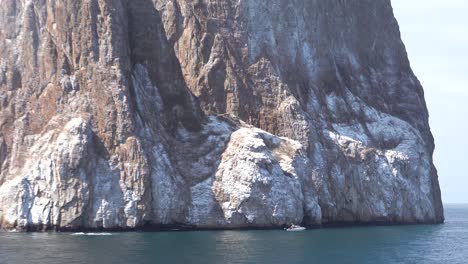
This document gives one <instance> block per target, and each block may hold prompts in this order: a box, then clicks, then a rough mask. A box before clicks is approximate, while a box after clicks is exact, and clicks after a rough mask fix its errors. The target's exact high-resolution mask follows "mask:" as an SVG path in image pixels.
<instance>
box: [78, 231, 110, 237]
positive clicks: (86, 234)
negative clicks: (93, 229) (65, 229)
mask: <svg viewBox="0 0 468 264" xmlns="http://www.w3.org/2000/svg"><path fill="white" fill-rule="evenodd" d="M72 236H112V234H111V233H84V232H78V233H73V234H72Z"/></svg>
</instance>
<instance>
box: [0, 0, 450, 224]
mask: <svg viewBox="0 0 468 264" xmlns="http://www.w3.org/2000/svg"><path fill="white" fill-rule="evenodd" d="M433 149H434V143H433V138H432V135H431V133H430V129H429V125H428V113H427V109H426V105H425V102H424V94H423V89H422V87H421V85H420V83H419V81H418V80H417V78H416V77H415V76H414V74H413V72H412V71H411V68H410V66H409V62H408V59H407V55H406V52H405V48H404V45H403V43H402V42H401V40H400V35H399V30H398V24H397V22H396V20H395V19H394V17H393V13H392V9H391V5H390V1H389V0H377V1H371V0H365V1H360V0H359V1H358V0H352V1H345V2H343V1H338V0H330V1H315V0H314V1H306V0H293V1H283V0H272V1H259V0H241V1H230V0H229V1H220V0H197V1H186V0H154V1H151V0H115V1H110V0H90V1H56V0H51V1H44V0H40V1H31V0H3V1H1V4H0V225H1V226H2V227H3V228H19V229H33V230H37V229H51V228H57V229H79V228H91V229H92V228H108V229H111V228H114V229H132V228H138V227H142V226H145V225H169V224H184V225H193V226H195V227H210V228H213V227H215V228H232V227H254V226H255V227H270V226H281V225H283V224H290V223H301V222H303V223H304V224H311V225H312V224H314V225H315V224H320V223H341V222H350V223H355V222H360V223H373V222H385V223H420V222H425V223H426V222H428V223H436V222H442V221H443V211H442V203H441V199H440V190H439V185H438V180H437V172H436V170H435V167H434V166H433V164H432V152H433Z"/></svg>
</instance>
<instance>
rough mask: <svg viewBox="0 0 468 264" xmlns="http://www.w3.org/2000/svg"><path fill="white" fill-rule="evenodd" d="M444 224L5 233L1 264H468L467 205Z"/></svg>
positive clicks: (450, 208) (449, 210) (453, 209)
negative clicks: (288, 229) (302, 229)
mask: <svg viewBox="0 0 468 264" xmlns="http://www.w3.org/2000/svg"><path fill="white" fill-rule="evenodd" d="M445 207H446V208H445V211H446V214H445V216H446V224H444V225H422V226H389V227H355V228H335V229H317V230H308V231H305V232H285V231H281V230H269V231H203V232H202V231H199V232H161V233H106V234H103V235H100V234H91V235H83V234H80V233H78V234H73V233H0V263H1V264H10V263H12V264H26V263H32V264H35V263H41V264H42V263H48V264H75V263H76V264H84V263H99V264H101V263H103V264H105V263H113V264H124V263H125V264H126V263H131V264H139V263H184V264H185V263H203V264H210V263H268V264H270V263H272V264H274V263H292V264H294V263H340V264H341V263H372V264H375V263H385V264H389V263H424V264H426V263H429V264H430V263H437V264H439V263H450V264H457V263H460V264H466V263H468V205H446V206H445Z"/></svg>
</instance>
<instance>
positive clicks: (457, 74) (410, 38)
mask: <svg viewBox="0 0 468 264" xmlns="http://www.w3.org/2000/svg"><path fill="white" fill-rule="evenodd" d="M392 5H393V9H394V13H395V16H396V18H397V19H398V23H399V24H400V30H401V33H402V38H403V42H405V45H406V50H407V51H408V55H409V59H410V62H411V67H412V68H413V71H414V72H415V73H416V75H417V76H418V78H419V80H420V81H421V83H422V85H423V86H424V90H425V94H426V101H427V105H428V108H429V114H430V119H429V121H430V124H431V128H432V132H433V134H434V137H435V140H436V151H435V155H434V159H435V164H436V166H437V168H438V170H439V180H440V183H441V187H442V199H443V201H444V202H445V203H468V0H392Z"/></svg>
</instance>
